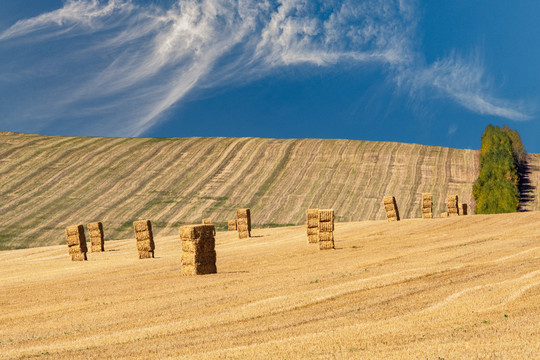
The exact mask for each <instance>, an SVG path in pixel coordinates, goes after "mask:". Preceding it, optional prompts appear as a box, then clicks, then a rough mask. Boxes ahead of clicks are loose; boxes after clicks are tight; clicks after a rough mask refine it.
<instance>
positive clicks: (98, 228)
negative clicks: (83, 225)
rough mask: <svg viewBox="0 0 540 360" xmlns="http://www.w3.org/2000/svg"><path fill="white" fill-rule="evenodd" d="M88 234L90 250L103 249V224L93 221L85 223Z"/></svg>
mask: <svg viewBox="0 0 540 360" xmlns="http://www.w3.org/2000/svg"><path fill="white" fill-rule="evenodd" d="M87 227H88V233H89V234H90V243H91V250H92V252H102V251H105V242H104V240H103V224H102V223H101V222H93V223H90V224H88V225H87Z"/></svg>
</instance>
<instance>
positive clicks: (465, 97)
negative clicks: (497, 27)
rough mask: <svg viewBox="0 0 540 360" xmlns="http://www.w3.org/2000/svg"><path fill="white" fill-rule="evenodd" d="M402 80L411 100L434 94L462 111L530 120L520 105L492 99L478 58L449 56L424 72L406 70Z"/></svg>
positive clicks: (423, 69)
mask: <svg viewBox="0 0 540 360" xmlns="http://www.w3.org/2000/svg"><path fill="white" fill-rule="evenodd" d="M401 80H402V81H405V82H406V83H407V86H409V87H410V92H411V96H413V97H414V96H415V95H416V94H417V93H419V92H423V91H426V90H428V91H432V90H435V91H437V92H439V94H440V96H444V97H448V98H450V99H452V100H454V101H455V102H457V103H459V104H460V105H462V106H463V107H465V108H467V109H469V110H471V111H473V112H476V113H479V114H482V115H494V116H499V117H503V118H507V119H510V120H515V121H524V120H529V119H531V116H530V115H528V114H527V111H526V110H524V109H523V107H524V106H523V105H521V104H519V103H512V102H510V101H508V100H505V99H501V98H497V97H495V96H493V95H491V90H490V89H491V88H492V85H491V81H489V79H487V77H486V75H485V71H484V67H483V66H482V64H481V62H480V61H479V59H478V55H475V56H470V57H469V58H468V59H467V60H465V59H464V58H462V57H459V56H457V55H456V54H455V53H451V54H450V55H449V56H448V57H446V58H444V59H441V60H438V61H435V62H434V63H433V64H431V65H430V66H427V67H424V68H419V69H418V68H416V69H408V70H407V71H405V72H404V73H402V74H401Z"/></svg>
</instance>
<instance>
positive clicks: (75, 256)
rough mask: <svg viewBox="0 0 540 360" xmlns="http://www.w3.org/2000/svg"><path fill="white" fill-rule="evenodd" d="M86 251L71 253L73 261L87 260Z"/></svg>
mask: <svg viewBox="0 0 540 360" xmlns="http://www.w3.org/2000/svg"><path fill="white" fill-rule="evenodd" d="M86 260H88V259H87V257H86V252H83V253H76V254H71V261H86Z"/></svg>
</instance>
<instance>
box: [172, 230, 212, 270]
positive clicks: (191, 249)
mask: <svg viewBox="0 0 540 360" xmlns="http://www.w3.org/2000/svg"><path fill="white" fill-rule="evenodd" d="M214 233H215V227H214V225H186V226H182V227H181V228H180V238H181V240H182V274H183V275H199V274H211V273H215V272H217V268H216V252H215V237H214Z"/></svg>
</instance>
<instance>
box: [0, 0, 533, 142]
mask: <svg viewBox="0 0 540 360" xmlns="http://www.w3.org/2000/svg"><path fill="white" fill-rule="evenodd" d="M416 21H417V14H416V10H415V7H414V3H413V2H407V1H405V0H401V1H392V0H376V1H375V0H373V1H370V0H367V1H363V2H358V1H352V0H351V1H348V0H344V1H338V0H329V1H328V0H327V1H310V0H265V1H257V0H178V1H177V2H175V3H173V5H171V6H170V7H168V8H164V7H160V6H157V5H145V4H143V3H138V2H136V1H135V0H109V1H98V0H68V1H66V2H65V3H64V6H63V7H62V8H61V9H58V10H55V11H52V12H48V13H44V14H41V15H39V16H37V17H34V18H30V19H25V20H21V21H18V22H17V23H15V24H14V25H12V26H11V27H10V28H8V29H5V30H3V31H1V32H0V58H1V57H2V55H4V56H3V57H4V58H5V59H8V60H6V61H4V62H3V63H0V65H2V68H3V69H4V70H0V79H2V81H3V83H4V84H6V88H7V87H15V88H16V89H15V91H13V95H10V94H8V93H7V91H5V93H2V92H1V91H0V95H2V96H3V97H4V104H2V105H4V107H6V106H7V107H8V108H9V109H10V110H11V111H9V110H8V111H7V113H6V114H5V115H6V116H5V119H7V120H5V121H10V118H15V114H16V118H17V121H19V122H21V123H22V125H21V128H25V126H31V124H34V123H35V121H39V122H40V124H41V126H43V127H46V126H49V125H51V124H56V125H58V124H57V123H62V124H64V127H69V126H71V127H72V128H77V129H81V127H82V128H85V131H87V133H93V134H96V135H97V134H101V135H103V134H107V135H114V136H138V135H141V134H143V133H144V132H145V131H147V130H148V129H150V128H151V127H152V126H154V125H155V124H157V123H158V122H159V121H160V120H162V119H163V118H165V117H166V116H167V112H168V110H170V109H171V108H173V107H174V106H175V105H177V104H180V103H181V102H182V100H183V99H185V98H186V96H187V95H188V94H190V93H191V92H193V91H194V90H198V89H205V88H212V87H216V86H225V85H231V84H237V83H246V82H249V81H253V80H254V79H257V78H261V77H264V76H269V75H271V74H272V72H273V71H274V70H275V69H277V68H280V67H289V66H301V65H307V66H312V67H330V66H335V65H336V64H340V63H346V64H348V65H351V66H357V67H361V66H362V65H365V64H377V65H378V66H380V67H382V68H384V69H386V70H387V73H388V74H389V75H388V76H389V79H390V80H391V81H395V82H396V83H397V84H398V85H399V86H400V87H404V86H405V87H407V88H408V89H409V91H410V94H411V96H418V94H419V93H421V92H422V91H423V90H425V89H428V88H431V89H436V90H437V91H438V92H439V93H440V94H441V95H442V96H445V97H449V98H451V99H453V100H454V101H456V102H457V103H458V104H460V105H461V106H463V107H465V108H467V109H469V110H471V111H473V112H476V113H480V114H487V115H495V116H500V117H505V118H508V119H513V120H526V119H528V118H529V116H528V115H527V114H526V113H525V112H523V111H522V110H521V109H520V108H519V106H516V105H515V104H512V103H510V102H508V101H505V100H502V99H498V98H496V97H494V96H491V95H490V91H489V90H490V89H489V86H487V84H486V83H485V81H484V78H483V72H482V68H481V67H480V66H478V64H471V63H469V62H466V61H465V60H463V59H459V58H457V57H455V56H454V57H449V58H447V59H442V60H440V61H438V62H436V63H434V64H431V65H428V66H426V65H423V63H422V56H421V54H418V53H417V52H416V51H415V50H414V49H415V48H416V41H417V40H416V38H417V34H416ZM29 46H30V47H31V49H32V50H25V49H28V47H29ZM39 53H46V54H49V56H36V54H39ZM10 54H15V55H18V56H19V57H20V56H25V57H26V58H29V59H30V60H29V61H28V62H24V63H22V64H21V63H19V60H18V58H19V57H17V56H13V57H12V58H10V57H9V56H7V55H10ZM6 56H7V57H6ZM12 74H17V75H16V76H15V75H12ZM10 93H11V92H10ZM36 99H37V100H36ZM65 124H69V125H65ZM96 129H99V130H96Z"/></svg>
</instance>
